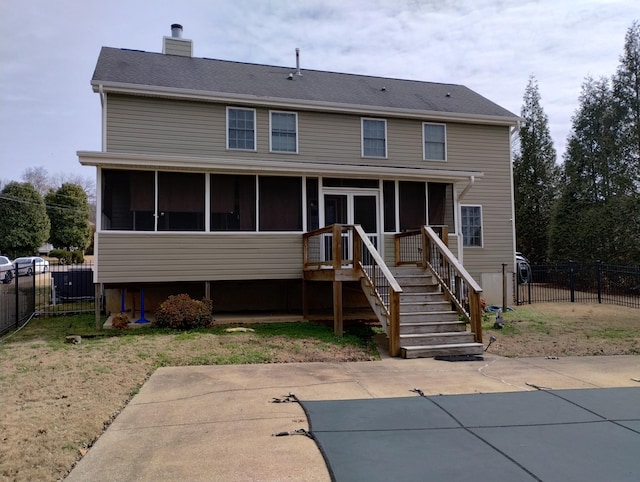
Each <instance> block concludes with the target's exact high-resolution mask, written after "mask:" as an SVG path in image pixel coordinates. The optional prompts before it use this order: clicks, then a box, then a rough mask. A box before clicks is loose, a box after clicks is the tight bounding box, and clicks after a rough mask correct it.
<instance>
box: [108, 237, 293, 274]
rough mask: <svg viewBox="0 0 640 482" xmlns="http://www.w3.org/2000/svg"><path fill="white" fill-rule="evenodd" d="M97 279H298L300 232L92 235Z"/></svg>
mask: <svg viewBox="0 0 640 482" xmlns="http://www.w3.org/2000/svg"><path fill="white" fill-rule="evenodd" d="M96 238H97V243H96V245H97V246H98V250H97V259H98V282H99V283H128V282H164V281H207V280H211V281H213V280H250V279H297V278H302V236H301V235H300V234H279V233H268V234H266V233H260V234H258V233H242V234H235V233H234V234H227V233H223V234H221V233H215V234H214V233H211V234H190V233H142V232H137V233H116V232H112V233H111V232H100V233H97V234H96Z"/></svg>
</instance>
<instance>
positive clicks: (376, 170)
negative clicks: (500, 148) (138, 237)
mask: <svg viewBox="0 0 640 482" xmlns="http://www.w3.org/2000/svg"><path fill="white" fill-rule="evenodd" d="M77 155H78V158H79V161H80V164H82V165H83V166H96V167H98V166H100V167H118V166H127V167H128V168H130V169H136V168H137V169H153V170H167V171H198V172H221V173H222V172H226V173H238V174H247V173H251V174H260V173H262V172H270V173H273V172H278V173H281V174H284V175H287V174H288V175H305V176H310V175H319V176H332V177H335V176H343V177H350V178H361V177H369V178H373V179H379V178H380V177H388V178H393V179H397V180H415V179H422V180H424V179H426V178H429V179H434V180H441V181H450V182H461V181H464V180H465V179H469V178H473V179H475V178H478V177H483V176H484V173H483V172H480V171H456V170H443V169H424V168H417V167H389V166H361V165H357V164H354V165H349V164H328V163H309V162H297V161H282V160H265V159H240V158H239V159H234V160H233V162H232V163H230V162H229V159H227V158H220V157H184V156H166V155H161V154H159V155H153V154H131V153H120V152H95V151H78V152H77Z"/></svg>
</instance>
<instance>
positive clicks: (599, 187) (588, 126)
mask: <svg viewBox="0 0 640 482" xmlns="http://www.w3.org/2000/svg"><path fill="white" fill-rule="evenodd" d="M619 122H620V121H619V116H618V110H617V109H616V107H615V103H614V99H613V91H612V89H611V86H610V82H609V81H608V80H607V79H604V78H603V79H600V80H594V79H591V78H588V79H587V80H586V81H585V83H584V84H583V87H582V94H581V96H580V106H579V107H578V110H577V111H576V113H575V115H574V116H573V119H572V132H571V134H570V135H569V140H568V146H567V151H566V153H565V156H564V166H563V174H562V183H561V184H562V187H561V196H560V200H559V202H558V204H557V206H556V209H555V211H554V215H553V220H552V223H551V229H550V240H549V250H550V254H551V257H552V258H553V259H558V260H567V259H573V260H578V261H593V260H597V259H599V260H603V261H624V260H626V259H628V256H627V255H626V254H625V248H624V246H625V245H626V244H627V243H626V240H624V238H625V236H627V228H626V226H628V224H627V223H625V222H624V221H623V219H624V217H626V216H629V215H631V214H632V213H629V212H628V211H627V210H628V209H629V208H630V207H631V204H629V203H627V202H626V200H627V196H628V193H629V192H630V189H631V187H632V185H633V181H632V179H631V178H630V176H629V174H630V173H629V171H628V169H627V165H626V164H625V163H624V162H622V157H621V150H620V146H619V139H618V131H617V126H618V125H619ZM621 216H622V218H621ZM623 241H624V242H623Z"/></svg>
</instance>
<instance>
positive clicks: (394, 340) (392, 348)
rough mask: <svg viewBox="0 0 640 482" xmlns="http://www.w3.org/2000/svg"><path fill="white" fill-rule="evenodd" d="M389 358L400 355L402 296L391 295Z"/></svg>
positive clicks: (391, 293)
mask: <svg viewBox="0 0 640 482" xmlns="http://www.w3.org/2000/svg"><path fill="white" fill-rule="evenodd" d="M389 296H390V299H389V356H399V355H400V294H399V293H398V292H397V291H395V290H391V292H390V293H389Z"/></svg>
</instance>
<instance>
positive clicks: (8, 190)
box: [0, 182, 50, 258]
mask: <svg viewBox="0 0 640 482" xmlns="http://www.w3.org/2000/svg"><path fill="white" fill-rule="evenodd" d="M0 220H1V222H0V251H2V253H6V254H9V255H10V256H11V257H14V258H15V257H17V256H28V255H32V254H34V253H36V252H37V250H38V248H39V247H40V246H42V245H43V244H44V243H45V242H46V241H47V239H48V238H49V228H50V223H49V218H48V217H47V211H46V208H45V205H44V201H43V200H42V196H40V194H39V193H38V192H37V191H36V190H35V188H34V187H33V186H32V185H31V184H29V183H27V182H25V183H18V182H10V183H9V184H7V185H6V186H5V187H4V189H2V191H1V192H0Z"/></svg>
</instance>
